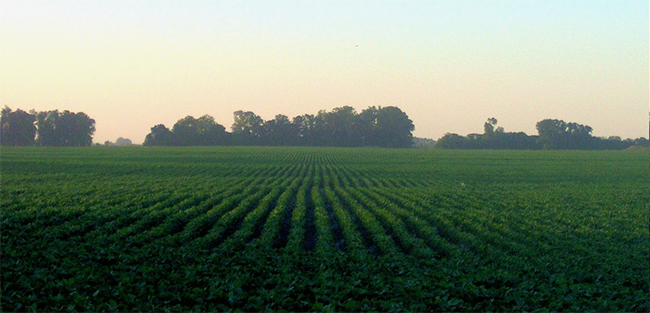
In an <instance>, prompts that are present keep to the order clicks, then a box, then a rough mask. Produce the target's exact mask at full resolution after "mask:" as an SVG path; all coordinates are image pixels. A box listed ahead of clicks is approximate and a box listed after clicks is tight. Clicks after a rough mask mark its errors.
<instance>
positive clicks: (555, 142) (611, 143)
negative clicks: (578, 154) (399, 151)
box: [436, 118, 649, 150]
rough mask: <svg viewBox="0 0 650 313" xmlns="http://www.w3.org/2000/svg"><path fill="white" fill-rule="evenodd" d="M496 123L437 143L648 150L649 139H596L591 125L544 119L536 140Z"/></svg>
mask: <svg viewBox="0 0 650 313" xmlns="http://www.w3.org/2000/svg"><path fill="white" fill-rule="evenodd" d="M497 122H498V121H497V119H496V118H489V119H488V120H487V122H486V123H485V124H484V125H483V130H484V132H483V134H469V135H467V136H466V137H465V136H460V135H458V134H445V135H444V136H443V137H442V138H440V139H439V140H438V142H437V143H436V148H441V149H512V150H524V149H525V150H541V149H544V150H622V149H627V148H629V147H632V146H642V147H647V146H648V145H649V141H648V139H646V138H637V139H625V140H622V139H621V138H620V137H616V136H612V137H609V138H600V137H594V136H592V135H591V133H592V131H593V129H592V128H591V127H590V126H588V125H582V124H578V123H567V122H565V121H563V120H557V119H545V120H542V121H540V122H538V123H537V125H536V128H537V132H538V135H537V136H528V135H527V134H526V133H523V132H518V133H507V132H505V131H504V129H503V128H502V127H497Z"/></svg>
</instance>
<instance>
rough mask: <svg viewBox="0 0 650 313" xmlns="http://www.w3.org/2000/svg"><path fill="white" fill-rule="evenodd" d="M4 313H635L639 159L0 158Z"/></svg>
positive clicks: (141, 153) (447, 155)
mask: <svg viewBox="0 0 650 313" xmlns="http://www.w3.org/2000/svg"><path fill="white" fill-rule="evenodd" d="M0 167H1V168H2V189H0V207H1V208H2V215H1V217H0V230H1V232H0V236H1V238H0V239H1V240H0V242H1V243H2V245H1V253H2V258H1V266H2V267H1V270H2V271H1V273H2V279H1V284H0V287H1V290H2V293H1V294H2V299H1V300H2V301H0V303H2V310H3V311H116V312H117V311H119V312H122V311H233V310H234V311H282V310H287V311H591V312H599V311H643V312H647V311H648V310H649V309H650V306H649V304H648V298H647V294H648V293H649V292H650V290H649V289H650V288H649V285H648V276H647V260H648V258H649V257H650V255H649V252H648V251H650V243H649V242H648V240H647V236H648V234H647V229H648V211H647V209H648V207H647V205H648V201H649V199H648V198H649V197H648V192H647V186H648V175H647V153H646V152H644V151H641V152H635V151H626V152H586V151H453V150H452V151H450V150H388V149H343V148H286V147H285V148H259V147H258V148H253V147H203V148H200V147H190V148H182V149H181V148H169V147H151V148H135V147H130V148H124V149H83V148H60V149H46V148H40V147H29V148H16V147H3V150H2V158H1V159H0Z"/></svg>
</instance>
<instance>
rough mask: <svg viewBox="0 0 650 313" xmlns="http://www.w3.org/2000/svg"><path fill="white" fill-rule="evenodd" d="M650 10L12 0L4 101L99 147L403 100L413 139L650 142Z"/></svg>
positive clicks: (600, 5) (2, 5)
mask: <svg viewBox="0 0 650 313" xmlns="http://www.w3.org/2000/svg"><path fill="white" fill-rule="evenodd" d="M648 24H649V22H648V1H355V2H352V1H271V0H269V1H223V2H218V1H180V0H178V1H108V0H106V1H55V0H49V1H25V0H21V1H12V0H2V1H0V105H2V106H4V105H8V106H9V107H11V108H13V109H16V108H21V109H25V110H29V109H36V110H39V111H41V110H52V109H60V110H64V109H67V110H71V111H75V112H77V111H83V112H85V113H87V114H88V115H90V116H91V117H93V118H94V119H95V120H96V121H97V132H96V134H95V142H104V141H105V140H111V141H114V140H115V139H116V138H117V137H120V136H121V137H127V138H130V139H131V140H133V142H136V143H141V142H142V141H143V140H144V137H145V135H146V134H147V133H149V130H150V128H151V127H152V126H153V125H155V124H160V123H163V124H165V125H167V126H168V127H170V128H171V126H172V125H173V124H174V123H175V122H176V120H178V119H180V118H182V117H184V116H186V115H193V116H195V117H199V116H201V115H203V114H210V115H212V116H214V117H215V119H216V120H217V122H219V123H221V124H223V125H224V126H226V128H228V129H229V128H230V125H231V124H232V121H233V119H232V113H233V111H235V110H251V111H254V112H255V113H257V114H259V115H261V116H262V117H263V118H264V119H271V118H273V117H274V116H275V114H279V113H281V114H285V115H288V116H289V117H293V116H295V115H299V114H304V113H316V112H317V111H318V110H320V109H326V110H331V109H332V108H334V107H338V106H344V105H350V106H353V107H355V108H356V109H357V111H359V112H360V111H361V110H362V109H364V108H366V107H368V106H372V105H376V106H391V105H393V106H398V107H400V108H401V109H402V110H404V111H405V112H406V113H407V114H408V115H409V117H410V118H411V119H412V120H413V121H414V124H415V127H416V129H415V133H414V134H415V135H416V136H419V137H428V138H433V139H437V138H439V137H440V136H442V135H443V134H444V133H446V132H454V133H459V134H462V135H466V134H467V133H473V132H479V133H480V132H482V127H483V123H484V122H485V120H486V119H487V118H489V117H496V118H497V119H498V120H499V125H500V126H502V127H504V128H505V130H506V131H524V132H526V133H528V134H536V130H535V123H536V122H537V121H539V120H542V119H545V118H559V119H563V120H565V121H572V122H578V123H582V124H587V125H590V126H592V127H593V128H594V135H596V136H610V135H619V136H622V137H633V138H636V137H640V136H645V137H647V136H648V95H649V94H648Z"/></svg>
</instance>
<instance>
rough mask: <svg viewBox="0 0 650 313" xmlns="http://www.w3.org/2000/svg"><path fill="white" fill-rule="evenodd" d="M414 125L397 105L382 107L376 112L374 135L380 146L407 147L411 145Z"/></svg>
mask: <svg viewBox="0 0 650 313" xmlns="http://www.w3.org/2000/svg"><path fill="white" fill-rule="evenodd" d="M413 130H415V126H414V125H413V121H411V119H409V117H408V115H406V113H404V112H402V110H400V109H399V108H398V107H393V106H389V107H383V108H380V109H379V111H378V112H377V131H376V137H377V141H378V143H379V146H381V147H388V148H408V147H410V146H411V145H413V133H412V132H413Z"/></svg>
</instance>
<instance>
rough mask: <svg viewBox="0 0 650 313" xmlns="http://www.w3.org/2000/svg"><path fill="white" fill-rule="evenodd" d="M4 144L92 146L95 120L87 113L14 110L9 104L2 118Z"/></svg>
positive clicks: (3, 110) (1, 136)
mask: <svg viewBox="0 0 650 313" xmlns="http://www.w3.org/2000/svg"><path fill="white" fill-rule="evenodd" d="M0 125H1V127H0V144H2V145H4V146H33V145H39V146H57V147H63V146H90V145H91V144H92V141H93V134H94V133H95V120H94V119H92V118H90V117H89V116H88V115H86V114H85V113H83V112H79V113H75V112H70V111H67V110H66V111H63V112H59V111H58V110H54V111H44V112H36V111H34V110H31V111H30V112H29V113H28V112H25V111H23V110H21V109H17V110H16V111H12V110H11V109H10V108H9V107H7V106H5V107H4V109H2V116H1V117H0Z"/></svg>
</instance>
